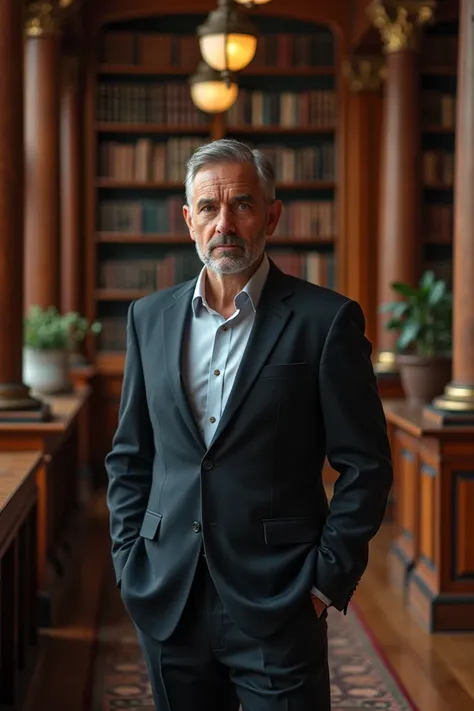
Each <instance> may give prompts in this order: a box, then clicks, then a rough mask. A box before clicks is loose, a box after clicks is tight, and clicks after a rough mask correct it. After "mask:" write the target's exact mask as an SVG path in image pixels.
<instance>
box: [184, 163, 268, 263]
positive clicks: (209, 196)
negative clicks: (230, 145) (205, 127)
mask: <svg viewBox="0 0 474 711" xmlns="http://www.w3.org/2000/svg"><path fill="white" fill-rule="evenodd" d="M183 214H184V218H185V220H186V223H187V225H188V228H189V232H190V235H191V239H193V240H194V241H195V243H196V250H197V252H198V254H199V257H200V259H201V261H202V262H203V263H204V264H206V265H207V266H208V267H209V268H210V269H212V270H213V271H214V272H216V273H218V274H236V273H238V272H241V271H244V270H245V269H248V268H249V267H251V266H252V264H253V263H254V262H255V261H256V260H258V259H259V257H261V255H262V253H263V251H264V249H265V240H266V237H267V235H271V234H273V232H274V230H275V228H276V226H277V224H278V219H279V217H280V214H281V202H280V201H278V200H275V201H274V202H273V203H271V204H269V203H268V201H267V200H266V199H265V195H264V192H263V190H262V187H261V185H260V181H259V179H258V175H257V173H256V171H255V168H254V167H253V165H252V164H251V163H229V162H223V163H210V164H209V166H205V167H204V168H202V169H201V170H200V171H199V173H198V174H197V175H196V177H195V180H194V187H193V196H192V210H191V211H189V209H188V207H187V206H186V205H185V206H184V207H183Z"/></svg>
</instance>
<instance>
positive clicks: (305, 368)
mask: <svg viewBox="0 0 474 711" xmlns="http://www.w3.org/2000/svg"><path fill="white" fill-rule="evenodd" d="M310 373H311V366H310V364H309V363H281V364H280V363H274V364H273V363H272V364H270V365H265V366H264V367H263V368H262V370H261V372H260V377H261V378H307V377H309V375H310Z"/></svg>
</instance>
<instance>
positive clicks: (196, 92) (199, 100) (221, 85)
mask: <svg viewBox="0 0 474 711" xmlns="http://www.w3.org/2000/svg"><path fill="white" fill-rule="evenodd" d="M189 83H190V89H191V98H192V100H193V103H194V105H195V106H197V108H198V109H200V110H201V111H205V112H206V113H208V114H218V113H222V112H224V111H227V110H228V109H230V107H231V106H232V104H234V103H235V101H236V99H237V96H238V93H239V87H238V84H237V82H236V80H235V77H233V76H232V74H230V73H229V74H228V75H227V76H226V77H225V78H223V77H222V76H221V74H220V72H218V71H216V70H215V69H212V67H210V66H209V65H208V64H206V62H200V63H199V66H198V68H197V70H196V72H195V74H193V75H192V76H191V77H190V78H189Z"/></svg>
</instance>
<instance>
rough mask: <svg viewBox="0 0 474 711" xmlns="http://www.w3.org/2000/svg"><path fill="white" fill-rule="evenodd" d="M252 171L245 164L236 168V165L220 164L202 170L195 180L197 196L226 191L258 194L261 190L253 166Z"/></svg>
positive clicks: (230, 193)
mask: <svg viewBox="0 0 474 711" xmlns="http://www.w3.org/2000/svg"><path fill="white" fill-rule="evenodd" d="M249 167H250V170H249V169H248V168H246V166H245V164H242V165H239V164H237V166H236V167H235V164H230V165H229V164H218V165H210V166H206V167H204V168H202V169H201V170H200V171H199V172H198V173H197V175H196V177H195V180H194V193H195V195H197V194H199V195H202V194H203V193H207V192H209V193H217V192H221V191H225V193H226V194H229V195H233V194H238V193H249V192H251V193H256V192H258V188H259V181H258V177H257V175H256V173H255V171H254V170H252V166H249Z"/></svg>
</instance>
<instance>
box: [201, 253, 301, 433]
mask: <svg viewBox="0 0 474 711" xmlns="http://www.w3.org/2000/svg"><path fill="white" fill-rule="evenodd" d="M291 293H292V290H291V287H289V285H288V280H287V279H285V275H284V274H283V272H281V271H280V270H279V269H278V268H277V267H276V266H275V265H274V264H273V262H271V261H270V272H269V274H268V278H267V282H266V284H265V287H264V289H263V291H262V295H261V298H260V303H259V305H258V307H257V313H256V315H255V321H254V325H253V328H252V333H251V334H250V338H249V340H248V343H247V347H246V349H245V353H244V355H243V358H242V361H241V363H240V366H239V369H238V371H237V375H236V378H235V381H234V385H233V388H232V391H231V393H230V396H229V399H228V401H227V405H226V407H225V409H224V412H223V415H222V418H221V421H220V423H219V426H218V428H217V430H216V432H215V434H214V438H213V440H212V442H211V445H210V446H212V445H213V444H214V443H215V442H216V440H217V438H218V437H220V436H221V434H222V433H223V431H224V430H225V428H226V427H227V426H228V425H229V423H230V421H231V419H232V417H233V415H234V414H235V412H236V411H237V410H238V408H239V407H240V406H241V405H242V403H243V401H244V399H245V397H246V395H247V393H248V392H249V390H250V388H251V387H252V385H253V383H254V382H255V380H256V378H257V376H258V374H259V372H260V370H261V369H262V367H263V366H264V365H265V362H266V360H267V358H268V357H269V355H270V354H271V352H272V350H273V348H274V347H275V345H276V343H277V341H278V339H279V338H280V336H281V334H282V332H283V330H284V328H285V326H286V324H287V323H288V320H289V318H290V316H291V314H292V311H291V309H290V308H289V307H288V306H287V305H286V304H285V303H284V299H285V298H286V297H287V296H289V295H290V294H291Z"/></svg>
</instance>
